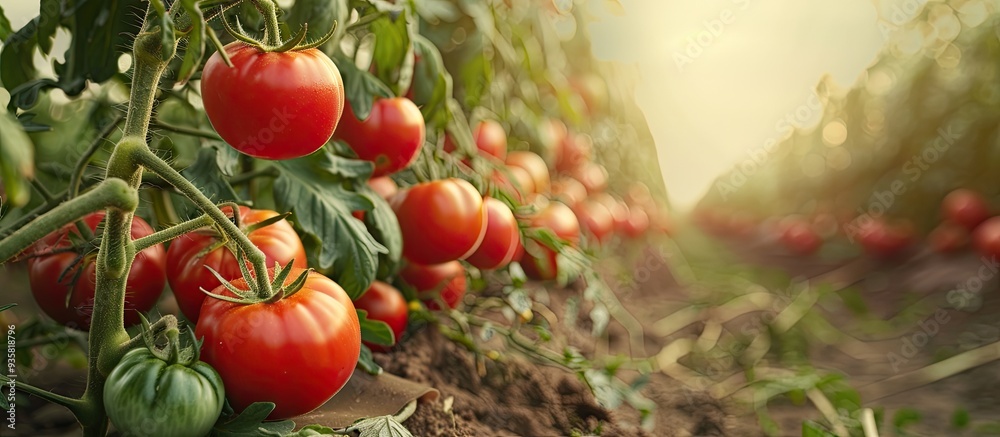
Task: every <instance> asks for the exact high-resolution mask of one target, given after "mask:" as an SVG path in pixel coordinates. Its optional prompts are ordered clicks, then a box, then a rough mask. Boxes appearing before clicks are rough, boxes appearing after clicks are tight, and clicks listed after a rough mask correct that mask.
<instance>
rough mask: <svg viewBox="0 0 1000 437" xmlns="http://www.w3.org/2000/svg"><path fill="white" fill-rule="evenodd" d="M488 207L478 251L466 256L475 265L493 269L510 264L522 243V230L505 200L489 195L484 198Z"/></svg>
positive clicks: (485, 206)
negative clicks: (484, 231) (483, 232)
mask: <svg viewBox="0 0 1000 437" xmlns="http://www.w3.org/2000/svg"><path fill="white" fill-rule="evenodd" d="M483 207H484V208H485V209H486V217H487V218H486V233H485V234H484V235H483V241H482V242H481V243H480V244H479V247H478V248H476V251H475V252H474V253H473V254H472V255H469V257H468V258H466V261H468V262H469V264H472V265H473V266H475V267H477V268H480V269H483V270H493V269H498V268H501V267H504V266H506V265H507V264H510V262H511V261H513V260H514V253H515V252H516V251H517V246H518V244H520V240H521V231H520V230H519V228H518V226H517V219H516V218H515V217H514V213H513V212H512V211H511V210H510V208H509V207H507V205H506V204H504V203H503V202H501V201H499V200H497V199H494V198H492V197H487V198H485V199H483Z"/></svg>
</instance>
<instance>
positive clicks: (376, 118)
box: [334, 97, 425, 177]
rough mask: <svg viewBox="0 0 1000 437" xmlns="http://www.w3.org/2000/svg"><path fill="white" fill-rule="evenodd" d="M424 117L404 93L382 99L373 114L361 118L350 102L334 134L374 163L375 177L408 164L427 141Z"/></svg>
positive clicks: (374, 105) (387, 173)
mask: <svg viewBox="0 0 1000 437" xmlns="http://www.w3.org/2000/svg"><path fill="white" fill-rule="evenodd" d="M424 134H425V126H424V117H423V115H421V114H420V109H419V108H417V105H414V104H413V102H411V101H409V100H407V99H406V98H403V97H395V98H391V99H379V100H376V101H375V103H374V104H373V105H372V111H371V114H369V115H368V118H366V119H365V120H364V121H361V120H358V118H357V116H355V115H354V110H353V109H351V105H350V104H348V105H347V106H346V107H345V109H344V118H343V119H342V120H341V121H340V127H339V128H337V131H336V132H335V133H334V135H335V136H336V137H337V138H339V139H342V140H344V141H345V142H347V144H348V145H349V146H351V149H353V150H354V153H357V154H358V158H361V159H364V160H366V161H371V162H373V163H375V172H374V173H372V177H378V176H385V175H389V174H393V173H395V172H397V171H400V170H402V169H404V168H406V167H407V166H409V165H410V164H411V163H412V162H413V161H414V160H415V159H417V155H418V154H420V147H421V146H423V144H424Z"/></svg>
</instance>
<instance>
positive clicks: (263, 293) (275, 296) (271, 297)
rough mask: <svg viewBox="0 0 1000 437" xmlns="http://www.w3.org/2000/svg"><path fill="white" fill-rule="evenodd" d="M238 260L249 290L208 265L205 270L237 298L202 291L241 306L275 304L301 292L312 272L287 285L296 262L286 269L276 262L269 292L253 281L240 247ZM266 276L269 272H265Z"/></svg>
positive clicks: (308, 270) (307, 271)
mask: <svg viewBox="0 0 1000 437" xmlns="http://www.w3.org/2000/svg"><path fill="white" fill-rule="evenodd" d="M236 259H237V260H239V261H240V262H238V263H237V264H238V265H239V266H240V272H241V273H242V274H243V275H242V277H243V278H244V279H245V280H246V283H247V288H248V290H240V289H239V288H237V287H236V286H235V285H233V283H232V282H230V281H229V280H227V279H226V278H224V277H223V276H222V275H221V274H220V273H219V272H217V271H216V270H215V269H213V268H211V267H209V266H207V265H206V266H205V268H206V269H208V271H210V272H212V274H213V275H215V277H216V278H217V279H218V280H219V282H220V283H222V286H223V287H226V290H229V291H230V292H232V293H233V294H234V295H236V297H231V296H224V295H221V294H215V293H212V292H210V291H208V290H205V289H204V288H203V289H201V291H202V292H203V293H205V294H207V295H209V296H211V297H213V298H216V299H219V300H224V301H226V302H232V303H236V304H240V305H251V304H255V303H275V302H277V301H279V300H281V299H284V298H287V297H289V296H291V295H293V294H295V293H296V292H298V291H299V290H301V289H302V286H303V285H305V283H306V278H307V277H308V276H309V272H311V271H312V269H306V270H304V271H302V273H300V274H299V276H298V277H297V278H295V280H294V281H292V283H290V284H288V285H285V279H288V275H289V274H290V273H291V272H292V268H293V267H292V266H294V265H295V260H294V259H292V260H291V261H289V262H288V265H287V266H285V267H284V268H282V267H281V264H279V263H277V262H276V263H274V279H272V280H271V290H270V292H268V291H267V290H261V289H259V288H258V285H257V282H256V281H253V280H251V278H252V277H253V273H251V272H250V269H249V268H248V267H247V259H246V254H244V253H243V251H242V250H240V249H239V247H237V248H236ZM264 274H265V275H266V274H267V272H264ZM269 293H270V294H269Z"/></svg>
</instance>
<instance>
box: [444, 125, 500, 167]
mask: <svg viewBox="0 0 1000 437" xmlns="http://www.w3.org/2000/svg"><path fill="white" fill-rule="evenodd" d="M472 138H473V139H474V140H475V142H476V149H477V150H479V153H481V154H483V155H486V156H490V157H493V158H497V159H499V160H500V161H501V162H502V161H503V160H504V159H505V158H506V157H507V132H505V131H504V130H503V126H501V125H500V123H497V122H496V121H494V120H483V121H480V122H479V124H477V125H476V128H475V130H473V131H472ZM444 151H445V152H448V153H452V152H454V151H455V143H454V141H453V140H452V139H451V136H450V135H449V136H445V138H444Z"/></svg>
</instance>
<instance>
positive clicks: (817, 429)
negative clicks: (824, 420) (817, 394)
mask: <svg viewBox="0 0 1000 437" xmlns="http://www.w3.org/2000/svg"><path fill="white" fill-rule="evenodd" d="M802 437H836V434H834V433H832V432H830V431H827V430H826V428H823V425H820V424H818V423H816V422H813V421H811V420H806V421H804V422H802Z"/></svg>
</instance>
